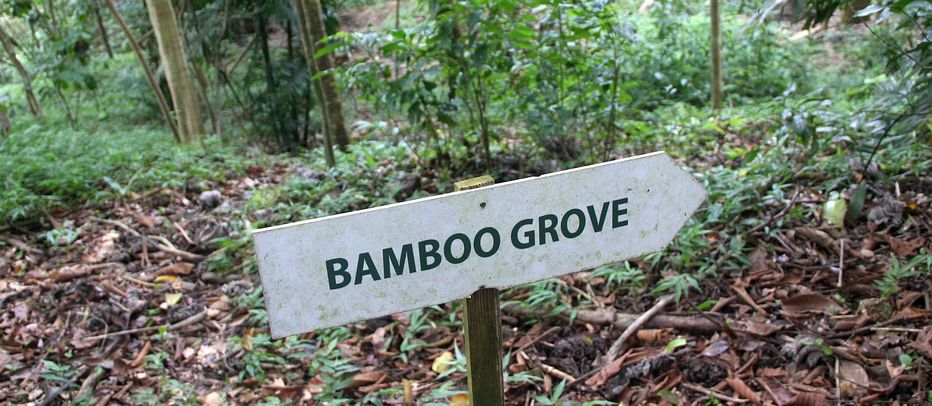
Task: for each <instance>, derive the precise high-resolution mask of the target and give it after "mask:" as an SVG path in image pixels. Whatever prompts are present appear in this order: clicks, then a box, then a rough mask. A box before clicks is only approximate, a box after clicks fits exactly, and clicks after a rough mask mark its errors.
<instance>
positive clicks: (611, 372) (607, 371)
mask: <svg viewBox="0 0 932 406" xmlns="http://www.w3.org/2000/svg"><path fill="white" fill-rule="evenodd" d="M630 354H631V351H628V352H626V353H625V354H623V355H622V356H620V357H618V359H616V360H614V361H612V362H610V363H609V364H608V365H606V366H605V367H604V368H602V370H600V371H599V372H598V373H597V374H595V375H593V376H592V377H591V378H589V379H587V380H586V385H587V386H592V387H594V388H598V387H600V386H602V384H604V383H605V381H607V380H609V378H611V377H613V376H615V375H616V374H617V373H618V372H621V368H622V366H624V364H625V361H626V360H627V359H628V356H629V355H630Z"/></svg>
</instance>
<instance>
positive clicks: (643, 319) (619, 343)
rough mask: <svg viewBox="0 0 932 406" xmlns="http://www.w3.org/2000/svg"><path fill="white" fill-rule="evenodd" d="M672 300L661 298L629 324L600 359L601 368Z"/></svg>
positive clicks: (668, 296) (668, 297) (667, 296)
mask: <svg viewBox="0 0 932 406" xmlns="http://www.w3.org/2000/svg"><path fill="white" fill-rule="evenodd" d="M672 300H673V296H672V295H666V296H663V297H661V298H660V300H658V301H657V303H655V304H654V306H653V307H651V308H650V309H648V310H647V311H646V312H644V314H642V315H640V316H639V317H638V318H636V319H634V322H633V323H631V325H630V326H628V328H626V329H625V331H624V332H622V333H621V335H620V336H619V337H618V338H617V339H616V340H615V342H614V343H612V346H611V347H609V348H608V352H606V353H605V357H603V358H602V365H603V366H604V365H608V364H610V363H612V361H614V360H615V358H618V353H620V352H621V351H622V349H623V348H624V345H625V341H627V340H628V338H631V336H632V335H634V333H636V332H637V331H638V330H640V329H641V327H642V326H643V325H644V323H647V321H648V320H650V318H651V317H654V315H655V314H657V313H658V312H660V311H661V310H663V308H664V307H667V305H668V304H670V301H672Z"/></svg>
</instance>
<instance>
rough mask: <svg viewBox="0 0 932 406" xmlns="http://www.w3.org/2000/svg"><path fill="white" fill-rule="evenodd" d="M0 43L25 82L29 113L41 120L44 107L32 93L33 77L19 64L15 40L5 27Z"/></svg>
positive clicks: (1, 31) (24, 90) (0, 30)
mask: <svg viewBox="0 0 932 406" xmlns="http://www.w3.org/2000/svg"><path fill="white" fill-rule="evenodd" d="M0 43H2V44H3V50H4V51H6V54H7V56H8V57H9V58H10V63H11V64H13V67H14V68H15V69H16V72H17V73H19V78H20V80H22V81H23V92H24V93H26V101H27V102H28V103H29V111H31V112H32V115H33V116H35V117H36V118H40V119H41V118H42V106H39V100H38V99H36V94H35V93H34V92H33V91H32V75H30V74H29V72H28V71H27V70H26V68H24V67H23V64H22V63H20V62H19V58H18V57H17V56H16V47H15V46H13V40H12V39H11V38H10V36H9V35H7V33H6V31H4V30H3V27H0Z"/></svg>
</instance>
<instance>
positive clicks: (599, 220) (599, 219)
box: [586, 202, 608, 232]
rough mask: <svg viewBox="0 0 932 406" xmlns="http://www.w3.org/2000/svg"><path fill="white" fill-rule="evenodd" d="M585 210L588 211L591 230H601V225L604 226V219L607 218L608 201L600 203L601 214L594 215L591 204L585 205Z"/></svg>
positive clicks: (593, 208)
mask: <svg viewBox="0 0 932 406" xmlns="http://www.w3.org/2000/svg"><path fill="white" fill-rule="evenodd" d="M586 210H587V211H588V212H589V221H591V222H592V231H594V232H599V231H602V227H604V226H605V219H606V218H608V202H605V203H602V213H601V214H598V215H596V213H595V207H593V206H592V205H589V206H588V207H586Z"/></svg>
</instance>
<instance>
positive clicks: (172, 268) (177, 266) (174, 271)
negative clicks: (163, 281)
mask: <svg viewBox="0 0 932 406" xmlns="http://www.w3.org/2000/svg"><path fill="white" fill-rule="evenodd" d="M193 269H194V264H189V263H187V262H178V263H174V264H171V265H168V266H165V267H163V268H162V269H159V270H158V271H156V272H155V274H156V275H175V276H181V275H188V274H190V273H191V270H193Z"/></svg>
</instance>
